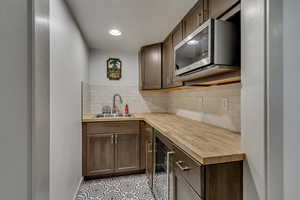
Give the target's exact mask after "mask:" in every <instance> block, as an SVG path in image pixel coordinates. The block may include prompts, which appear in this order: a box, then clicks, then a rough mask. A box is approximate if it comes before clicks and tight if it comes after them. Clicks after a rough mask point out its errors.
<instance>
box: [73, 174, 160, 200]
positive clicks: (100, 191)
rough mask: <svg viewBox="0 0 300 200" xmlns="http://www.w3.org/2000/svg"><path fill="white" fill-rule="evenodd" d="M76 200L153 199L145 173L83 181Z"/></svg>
mask: <svg viewBox="0 0 300 200" xmlns="http://www.w3.org/2000/svg"><path fill="white" fill-rule="evenodd" d="M76 200H154V197H153V195H152V192H151V190H150V187H149V185H148V179H147V177H146V175H145V174H138V175H130V176H120V177H113V178H105V179H98V180H91V181H85V182H83V183H82V184H81V186H80V188H79V191H78V194H77V196H76Z"/></svg>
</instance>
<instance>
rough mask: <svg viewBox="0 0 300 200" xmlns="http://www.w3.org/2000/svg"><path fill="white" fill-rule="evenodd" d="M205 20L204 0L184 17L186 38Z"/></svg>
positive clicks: (184, 35) (184, 34)
mask: <svg viewBox="0 0 300 200" xmlns="http://www.w3.org/2000/svg"><path fill="white" fill-rule="evenodd" d="M203 22H204V15H203V0H199V1H198V3H197V4H196V5H195V6H194V7H193V8H192V9H191V11H190V12H189V13H188V14H187V16H185V18H184V19H183V21H182V23H183V37H184V38H186V37H187V36H188V35H189V34H191V33H192V32H194V31H195V30H196V29H197V28H198V27H199V26H200V25H201V24H202V23H203Z"/></svg>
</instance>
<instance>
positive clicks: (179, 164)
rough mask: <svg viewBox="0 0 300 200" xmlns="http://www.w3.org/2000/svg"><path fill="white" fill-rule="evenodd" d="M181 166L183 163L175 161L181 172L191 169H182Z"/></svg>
mask: <svg viewBox="0 0 300 200" xmlns="http://www.w3.org/2000/svg"><path fill="white" fill-rule="evenodd" d="M182 164H183V161H177V162H176V165H177V166H178V167H179V169H180V170H181V171H187V170H190V169H191V168H189V167H187V166H186V167H183V166H182Z"/></svg>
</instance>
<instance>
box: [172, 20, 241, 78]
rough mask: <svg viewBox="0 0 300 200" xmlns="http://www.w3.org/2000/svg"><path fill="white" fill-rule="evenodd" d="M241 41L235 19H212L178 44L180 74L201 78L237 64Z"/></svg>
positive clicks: (177, 70) (177, 73)
mask: <svg viewBox="0 0 300 200" xmlns="http://www.w3.org/2000/svg"><path fill="white" fill-rule="evenodd" d="M238 41H239V40H238V30H237V28H236V26H235V25H234V24H233V23H231V22H228V21H222V20H215V19H209V20H208V21H206V22H205V23H204V24H203V25H201V26H200V27H199V28H198V29H197V30H196V31H194V32H193V33H192V34H190V35H189V36H188V37H186V38H185V39H184V40H183V41H182V42H180V43H179V44H178V45H176V47H175V48H174V51H175V75H176V77H177V78H179V80H180V79H183V80H185V79H188V78H185V77H191V74H193V76H192V77H193V78H195V77H196V78H199V77H203V76H209V75H213V74H216V73H220V72H223V71H224V70H225V71H226V69H227V68H228V69H230V68H231V67H232V66H236V64H237V58H238V53H239V52H238V46H237V45H238V43H239V42H238ZM226 66H227V67H226ZM195 74H197V75H195Z"/></svg>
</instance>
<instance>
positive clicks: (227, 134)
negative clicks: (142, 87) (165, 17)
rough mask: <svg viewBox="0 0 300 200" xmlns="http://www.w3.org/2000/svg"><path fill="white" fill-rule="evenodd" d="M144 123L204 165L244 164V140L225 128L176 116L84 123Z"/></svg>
mask: <svg viewBox="0 0 300 200" xmlns="http://www.w3.org/2000/svg"><path fill="white" fill-rule="evenodd" d="M121 120H123V121H124V120H144V121H145V122H147V123H148V124H150V125H151V126H152V127H153V128H155V129H156V130H158V131H159V132H160V133H161V134H162V135H164V136H166V137H167V138H168V139H169V140H171V141H172V142H173V143H174V144H175V145H177V146H178V147H180V148H181V149H182V150H184V151H185V152H186V153H188V154H189V155H190V156H191V157H192V158H194V159H195V160H196V161H198V162H200V163H201V164H203V165H208V164H217V163H227V162H234V161H242V160H244V159H245V154H244V153H243V152H241V147H240V146H241V137H240V134H239V133H235V132H232V131H229V130H226V129H223V128H218V127H215V126H212V125H208V124H206V123H202V122H199V121H195V120H191V119H187V118H184V117H179V116H177V115H174V114H158V113H149V114H135V115H134V116H133V117H130V118H101V119H99V118H94V117H86V118H85V119H84V120H83V122H98V121H121Z"/></svg>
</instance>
